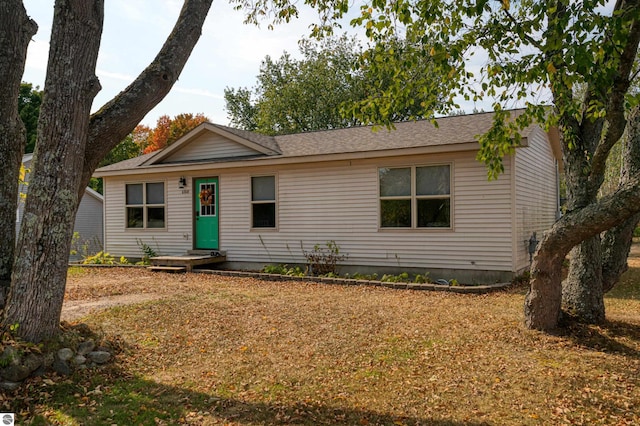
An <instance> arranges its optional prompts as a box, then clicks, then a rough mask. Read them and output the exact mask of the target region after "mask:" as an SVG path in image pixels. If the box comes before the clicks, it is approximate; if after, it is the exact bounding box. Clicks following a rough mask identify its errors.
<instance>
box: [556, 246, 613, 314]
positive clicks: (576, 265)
mask: <svg viewBox="0 0 640 426" xmlns="http://www.w3.org/2000/svg"><path fill="white" fill-rule="evenodd" d="M569 257H570V259H571V260H570V263H569V275H568V276H567V279H566V280H565V281H564V283H563V284H562V308H563V310H564V311H565V312H566V313H567V314H568V315H569V316H570V317H572V318H575V319H577V320H579V321H580V322H586V323H589V324H600V323H602V322H603V321H604V316H605V312H604V298H603V295H604V292H603V288H602V248H601V242H600V235H595V236H593V237H591V238H589V239H587V240H585V241H583V242H581V243H580V244H578V245H577V246H575V247H574V248H573V249H572V250H571V253H570V255H569Z"/></svg>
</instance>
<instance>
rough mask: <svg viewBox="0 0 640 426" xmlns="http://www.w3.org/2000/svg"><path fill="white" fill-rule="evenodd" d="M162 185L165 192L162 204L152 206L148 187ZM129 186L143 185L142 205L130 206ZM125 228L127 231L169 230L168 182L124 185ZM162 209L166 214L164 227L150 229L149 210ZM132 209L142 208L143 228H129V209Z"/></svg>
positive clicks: (129, 183)
mask: <svg viewBox="0 0 640 426" xmlns="http://www.w3.org/2000/svg"><path fill="white" fill-rule="evenodd" d="M154 183H161V184H162V192H163V201H164V203H162V204H150V203H147V185H148V184H154ZM129 185H142V204H128V203H127V187H128V186H129ZM124 204H125V205H124V227H125V229H127V230H154V231H157V230H166V229H167V182H166V181H149V182H127V183H125V184H124ZM159 207H162V209H163V212H164V225H163V226H162V227H149V226H148V225H149V222H148V219H149V217H148V209H149V208H159ZM130 208H142V227H139V228H138V227H130V226H129V209H130Z"/></svg>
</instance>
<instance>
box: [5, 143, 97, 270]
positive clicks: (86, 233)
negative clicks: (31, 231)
mask: <svg viewBox="0 0 640 426" xmlns="http://www.w3.org/2000/svg"><path fill="white" fill-rule="evenodd" d="M32 159H33V154H26V155H25V156H23V157H22V164H23V165H24V167H25V169H27V173H26V176H25V181H26V182H29V173H28V170H29V168H30V167H31V160H32ZM28 190H29V185H28V184H27V185H20V193H21V194H27V192H28ZM103 203H104V199H103V197H102V195H101V194H99V193H98V192H96V191H94V190H93V189H91V188H88V187H87V188H86V189H85V191H84V196H83V197H82V200H80V206H79V207H78V212H77V213H76V222H75V225H74V229H73V231H74V232H77V233H78V238H77V240H76V241H74V245H75V246H76V248H78V249H80V250H79V252H78V253H77V254H74V255H72V256H71V257H70V260H79V259H80V257H81V255H82V254H83V253H82V248H81V246H85V247H86V250H87V252H88V254H95V253H97V252H99V251H101V250H102V247H103V222H104V220H103V216H104V213H103ZM23 211H24V200H23V199H22V197H21V198H20V201H19V202H18V212H17V214H16V232H18V231H19V230H20V221H21V220H22V214H23Z"/></svg>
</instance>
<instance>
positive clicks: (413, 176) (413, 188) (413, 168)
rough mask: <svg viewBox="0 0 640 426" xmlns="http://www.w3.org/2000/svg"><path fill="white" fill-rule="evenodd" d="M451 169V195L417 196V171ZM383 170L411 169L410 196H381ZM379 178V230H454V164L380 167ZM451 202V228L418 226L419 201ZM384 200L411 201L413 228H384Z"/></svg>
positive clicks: (377, 170) (378, 170)
mask: <svg viewBox="0 0 640 426" xmlns="http://www.w3.org/2000/svg"><path fill="white" fill-rule="evenodd" d="M442 166H447V167H449V193H448V194H437V195H417V186H418V185H417V180H416V179H417V169H419V168H423V167H442ZM381 169H390V170H391V169H410V171H411V173H410V174H411V180H410V185H411V190H410V195H397V196H382V195H381V194H380V170H381ZM376 173H377V177H378V229H380V230H384V231H388V230H391V231H399V230H406V229H410V230H421V231H423V230H428V231H437V230H445V231H450V230H452V229H453V217H454V215H453V164H452V163H437V164H413V165H394V166H378V167H377V169H376ZM444 199H448V200H449V226H420V227H419V226H418V200H444ZM383 200H410V203H411V226H382V201H383Z"/></svg>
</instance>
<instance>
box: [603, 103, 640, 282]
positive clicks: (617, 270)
mask: <svg viewBox="0 0 640 426" xmlns="http://www.w3.org/2000/svg"><path fill="white" fill-rule="evenodd" d="M628 121H629V124H628V126H627V138H626V140H625V142H624V147H623V162H624V163H623V167H622V175H621V176H620V185H619V187H622V186H623V185H625V184H627V182H629V180H630V179H631V178H632V177H633V176H638V175H640V106H636V107H635V108H633V110H632V111H631V113H630V114H629V120H628ZM639 221H640V214H636V215H634V216H632V217H630V218H629V219H627V220H626V221H624V222H623V223H621V224H620V225H618V226H616V227H615V228H612V229H610V230H609V231H607V232H606V233H605V236H604V238H603V240H602V287H603V291H604V292H605V293H606V292H608V291H609V290H611V289H612V288H613V287H614V286H615V285H616V284H617V283H618V281H619V280H620V277H621V276H622V274H623V273H625V271H626V270H627V268H628V266H627V258H628V257H629V250H630V249H631V243H632V240H633V231H634V230H635V229H636V227H637V226H638V222H639Z"/></svg>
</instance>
